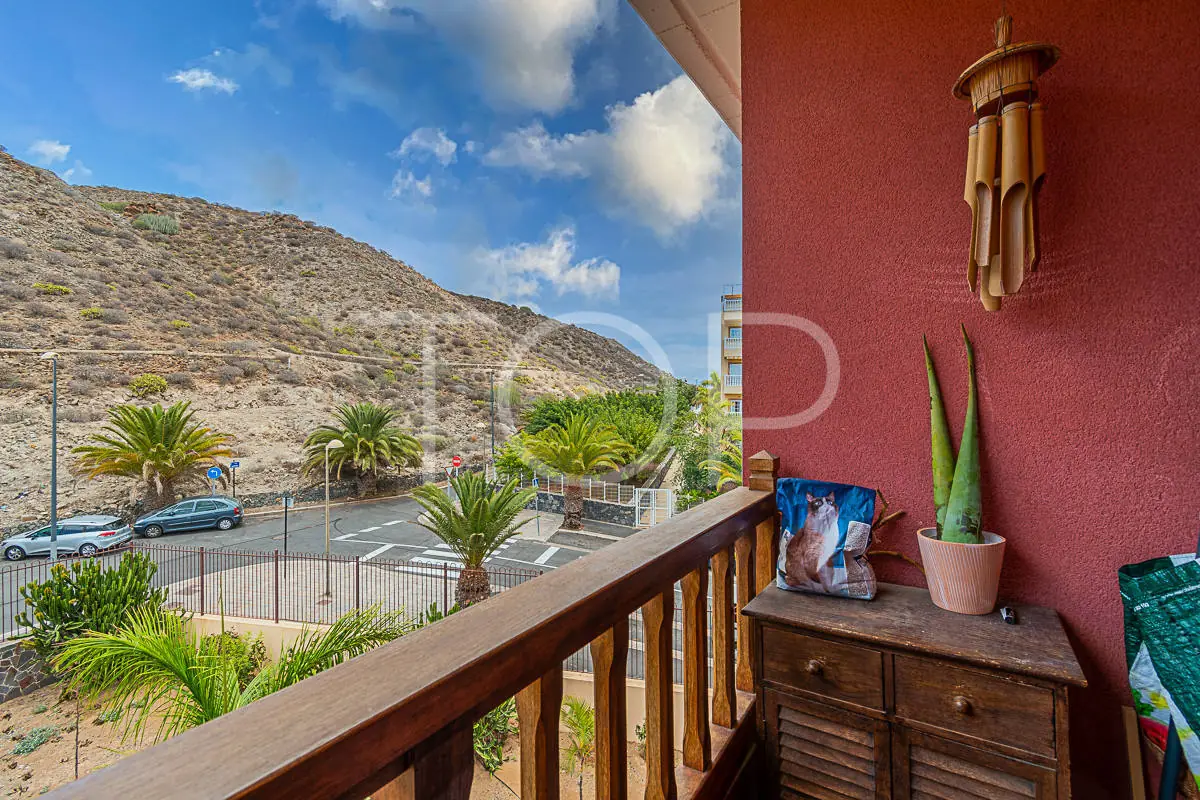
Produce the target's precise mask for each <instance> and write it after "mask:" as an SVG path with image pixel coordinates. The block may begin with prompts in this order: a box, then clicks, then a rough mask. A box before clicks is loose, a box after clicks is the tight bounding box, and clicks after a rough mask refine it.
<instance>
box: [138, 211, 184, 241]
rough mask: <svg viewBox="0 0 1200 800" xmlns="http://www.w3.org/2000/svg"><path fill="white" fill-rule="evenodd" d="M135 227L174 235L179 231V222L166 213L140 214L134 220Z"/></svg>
mask: <svg viewBox="0 0 1200 800" xmlns="http://www.w3.org/2000/svg"><path fill="white" fill-rule="evenodd" d="M133 227H135V228H140V229H142V230H148V231H154V232H155V233H161V234H164V235H166V236H174V235H175V234H177V233H179V222H178V221H176V219H175V218H174V217H168V216H167V215H166V214H138V215H137V217H136V218H135V219H134V220H133Z"/></svg>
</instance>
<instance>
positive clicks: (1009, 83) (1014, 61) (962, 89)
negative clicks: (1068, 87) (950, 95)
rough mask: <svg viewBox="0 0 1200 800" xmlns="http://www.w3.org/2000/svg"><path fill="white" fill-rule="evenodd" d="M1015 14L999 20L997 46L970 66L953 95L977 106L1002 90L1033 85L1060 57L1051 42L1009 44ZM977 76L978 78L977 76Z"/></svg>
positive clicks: (958, 81)
mask: <svg viewBox="0 0 1200 800" xmlns="http://www.w3.org/2000/svg"><path fill="white" fill-rule="evenodd" d="M1011 37H1012V18H1011V17H1001V18H1000V19H998V20H996V49H995V50H993V51H991V52H990V53H988V54H987V55H985V56H983V57H982V58H980V59H979V60H978V61H976V62H975V63H974V64H972V65H971V66H969V67H967V68H966V69H965V70H964V71H963V73H962V75H959V76H958V80H957V81H955V83H954V96H955V97H957V98H959V99H960V100H968V99H969V100H971V101H972V102H973V104H974V106H975V108H976V110H978V109H979V108H980V107H981V106H982V105H984V104H985V103H987V102H989V101H991V100H993V99H995V96H996V95H998V94H999V93H1000V92H1001V90H1003V93H1004V94H1011V93H1012V91H1013V90H1019V89H1021V88H1024V87H1025V86H1027V85H1030V84H1032V83H1033V81H1035V80H1036V79H1037V77H1038V76H1039V75H1041V74H1042V73H1043V72H1046V71H1047V70H1048V69H1050V68H1051V67H1053V66H1054V64H1055V62H1057V61H1058V59H1059V56H1060V55H1062V52H1061V51H1060V50H1059V49H1058V48H1057V47H1055V46H1054V45H1052V44H1049V43H1048V42H1020V43H1018V44H1010V43H1009V42H1010V39H1011ZM976 78H978V80H976Z"/></svg>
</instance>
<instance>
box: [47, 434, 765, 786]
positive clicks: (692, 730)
mask: <svg viewBox="0 0 1200 800" xmlns="http://www.w3.org/2000/svg"><path fill="white" fill-rule="evenodd" d="M777 464H778V461H777V460H775V459H772V458H771V457H770V456H769V455H767V454H765V453H763V454H759V456H758V457H755V458H753V459H751V460H750V467H751V478H750V485H751V486H755V487H758V488H756V489H751V488H747V487H739V488H737V489H734V490H732V491H729V492H726V493H725V494H723V495H721V496H719V497H717V498H715V499H713V500H710V501H708V502H706V503H704V504H702V505H701V506H698V507H696V508H694V509H692V510H690V511H686V512H684V513H682V514H679V515H676V516H674V517H671V518H670V519H668V520H666V521H665V522H663V523H661V524H659V525H658V526H657V527H656V528H655V535H654V536H653V537H651V538H649V539H647V538H645V537H630V538H628V539H624V540H621V541H620V542H615V543H613V544H612V545H610V546H609V547H607V548H605V550H604V553H603V557H599V556H597V555H593V556H591V557H587V558H581V559H578V560H576V561H574V562H572V563H570V564H568V565H567V566H565V567H562V568H559V569H557V570H554V571H552V572H550V573H548V574H545V575H543V576H540V577H538V578H536V579H534V580H532V581H528V582H527V583H524V584H522V585H520V586H517V587H515V588H511V589H508V590H506V591H504V592H502V593H500V594H497V595H495V596H493V597H491V598H490V599H488V600H486V601H484V602H482V603H480V604H478V605H476V606H473V607H471V608H468V609H466V610H464V611H462V612H460V613H457V614H454V615H453V616H450V617H447V618H445V619H443V620H440V621H438V622H436V623H434V624H431V625H428V626H426V627H424V628H421V629H420V630H418V631H416V632H414V633H410V634H408V635H405V636H404V637H402V638H400V639H397V640H395V641H393V642H391V643H390V644H387V645H384V646H382V647H379V648H377V649H375V650H372V651H370V652H368V653H366V654H364V655H362V656H359V657H358V658H355V659H352V660H350V661H348V662H346V663H344V664H341V665H339V666H336V667H334V668H332V669H329V670H326V671H324V672H321V673H320V674H318V675H315V676H313V677H311V678H308V679H307V680H304V681H302V682H300V683H298V684H296V685H295V686H293V687H291V688H289V689H287V690H286V691H283V692H279V693H277V694H272V695H269V696H267V697H264V698H263V699H261V700H258V701H256V702H254V703H251V704H250V705H248V706H245V707H243V708H241V709H239V710H237V711H235V712H232V713H230V714H227V715H225V716H222V717H220V718H218V719H216V720H214V721H212V722H209V723H207V724H205V725H202V726H200V727H197V728H194V729H192V730H189V731H186V732H185V733H182V734H180V735H178V736H175V737H173V738H171V739H169V740H167V741H166V742H163V743H162V744H159V745H157V746H155V747H152V748H150V749H148V750H144V751H142V752H140V753H136V754H134V755H132V756H129V757H128V758H124V759H122V760H121V761H119V762H118V763H116V764H114V765H113V766H110V767H107V768H105V769H103V770H99V771H97V772H93V773H92V774H90V775H87V776H86V777H84V778H82V779H81V780H79V781H76V782H74V783H71V784H68V785H67V786H64V787H62V788H61V789H59V790H58V791H57V792H56V793H55V797H59V798H99V797H176V796H180V795H181V791H182V792H183V793H185V794H187V795H188V796H192V797H201V796H202V797H205V798H250V797H254V798H283V797H287V798H292V797H295V798H300V797H303V798H306V800H335V798H336V799H337V800H360V798H366V797H368V796H370V797H374V798H376V800H379V799H380V798H388V799H389V800H391V799H393V798H412V799H413V800H421V798H426V799H427V800H428V799H429V798H439V799H441V800H467V798H468V797H469V796H470V791H471V783H472V775H473V771H474V758H473V752H472V740H471V733H472V725H473V723H474V722H475V721H476V720H478V719H479V718H480V717H481V716H482V715H484V714H485V713H487V712H488V711H490V710H491V709H493V708H495V707H496V706H497V705H499V704H500V703H501V702H503V701H504V700H506V699H507V698H510V697H513V696H514V695H515V696H516V698H517V709H518V718H519V724H520V752H521V759H520V770H521V786H522V796H523V797H527V798H558V797H559V791H560V787H559V780H560V775H561V772H560V769H559V764H560V761H561V756H560V753H559V737H558V736H557V731H558V729H559V713H560V708H561V704H562V699H563V691H564V689H563V663H564V661H565V660H566V659H568V657H570V656H571V655H572V654H573V653H575V652H576V651H578V650H579V649H580V648H590V653H591V660H592V664H593V671H594V675H595V680H594V687H595V703H594V705H595V714H596V738H595V742H596V754H595V761H596V769H595V774H596V775H597V776H598V779H599V780H600V781H607V783H605V784H604V785H603V786H598V787H597V796H605V797H624V796H626V793H625V791H624V782H625V780H626V774H627V763H628V760H629V759H630V758H636V757H637V756H631V755H630V754H629V750H630V749H632V748H630V747H628V746H627V741H626V735H625V732H626V724H627V714H626V699H625V698H626V668H627V656H628V650H629V638H630V637H629V627H630V615H631V614H632V613H634V612H636V611H639V610H640V611H641V628H642V634H641V643H642V646H643V656H644V675H645V686H646V688H645V703H646V722H645V725H646V730H647V738H646V761H647V764H648V765H649V766H651V767H652V768H651V769H648V770H647V773H648V774H647V790H646V791H647V796H654V797H679V798H698V797H713V798H721V797H746V796H750V794H748V793H747V789H746V787H745V785H744V783H745V782H746V781H755V780H757V779H758V777H759V776H757V775H754V774H750V773H748V772H747V770H745V769H743V768H742V767H743V765H744V764H746V763H747V759H748V758H749V757H750V756H751V754H752V753H753V752H754V751H755V750H756V748H759V747H761V745H759V744H758V735H757V731H756V721H757V719H758V714H757V713H756V711H755V708H756V701H755V696H754V694H753V691H754V688H755V687H754V680H753V671H752V660H751V659H752V649H751V647H752V645H751V642H752V639H751V636H750V628H749V625H750V620H749V618H748V617H745V616H743V615H742V614H741V613H740V611H741V609H742V608H743V607H744V606H745V605H746V604H747V602H749V601H750V600H751V599H752V598H753V597H754V596H755V595H757V594H758V593H759V592H760V591H762V589H763V588H765V587H766V586H767V585H768V584H769V583H771V582H772V580H773V579H774V572H775V564H774V560H773V559H772V558H769V557H759V558H756V557H755V553H756V552H757V553H758V554H766V556H769V555H770V554H771V552H772V547H773V546H774V540H775V537H776V531H775V526H774V522H775V519H776V505H775V494H774V491H773V487H774V473H775V469H776V466H775V465H777ZM762 523H768V524H762ZM710 569H711V576H712V579H711V582H710V580H709V576H710ZM677 582H678V584H679V585H680V586H681V587H682V613H681V619H682V629H683V632H682V635H681V636H680V635H679V634H676V635H675V636H673V631H675V630H677V627H676V622H675V615H676V611H675V592H676V588H675V587H676V584H677ZM710 587H711V588H710ZM710 608H711V611H710V610H709V609H710ZM735 630H736V636H735V635H734V631H735ZM680 642H681V643H682V647H680ZM680 651H681V653H682V665H683V670H682V672H683V676H682V677H683V690H684V691H683V695H682V698H683V713H682V715H677V714H676V712H674V711H673V705H674V703H675V698H676V693H675V691H674V689H673V678H672V674H673V667H674V663H675V659H677V658H679V657H680V655H679V652H680ZM710 670H711V675H712V677H711V685H710V679H709V674H710ZM677 729H678V730H681V732H682V734H683V735H682V741H683V755H682V757H681V758H679V759H677V757H676V742H677V740H678V735H677V733H676V731H677ZM547 731H549V732H551V734H550V735H547ZM750 772H753V770H751V771H750ZM182 787H187V788H186V789H182Z"/></svg>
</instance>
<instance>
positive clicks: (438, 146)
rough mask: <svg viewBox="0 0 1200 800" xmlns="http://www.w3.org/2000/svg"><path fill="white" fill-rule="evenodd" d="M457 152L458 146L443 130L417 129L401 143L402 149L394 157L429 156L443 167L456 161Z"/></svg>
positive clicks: (394, 153) (398, 149) (397, 150)
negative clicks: (455, 154)
mask: <svg viewBox="0 0 1200 800" xmlns="http://www.w3.org/2000/svg"><path fill="white" fill-rule="evenodd" d="M457 150H458V145H457V144H456V143H455V141H454V140H453V139H451V138H450V137H448V136H446V132H445V131H444V130H442V129H441V128H417V129H416V130H415V131H413V132H412V133H410V134H409V135H408V137H407V138H405V140H404V141H403V142H401V143H400V147H399V148H397V149H396V151H395V152H393V153H392V155H393V156H395V157H396V158H403V157H405V156H411V157H423V156H425V155H426V154H427V155H431V156H433V157H434V158H436V159H437V160H438V162H439V163H440V164H441V165H442V166H446V165H447V164H449V163H450V162H451V161H453V160H454V153H455V152H456V151H457Z"/></svg>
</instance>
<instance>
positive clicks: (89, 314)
mask: <svg viewBox="0 0 1200 800" xmlns="http://www.w3.org/2000/svg"><path fill="white" fill-rule="evenodd" d="M79 316H81V317H83V318H84V319H100V318H101V317H103V316H104V312H103V311H102V310H101V309H99V308H97V307H96V306H92V307H91V308H81V309H79Z"/></svg>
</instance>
